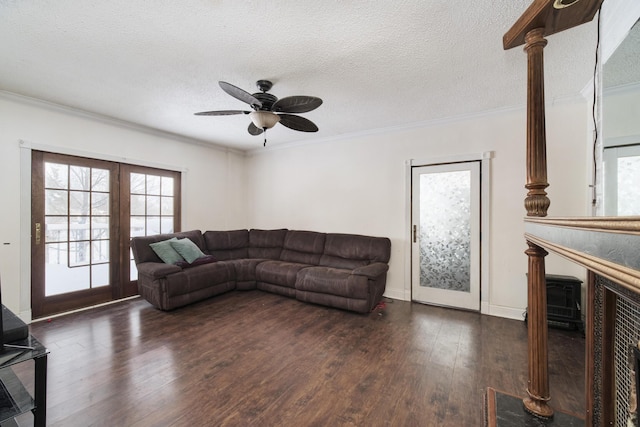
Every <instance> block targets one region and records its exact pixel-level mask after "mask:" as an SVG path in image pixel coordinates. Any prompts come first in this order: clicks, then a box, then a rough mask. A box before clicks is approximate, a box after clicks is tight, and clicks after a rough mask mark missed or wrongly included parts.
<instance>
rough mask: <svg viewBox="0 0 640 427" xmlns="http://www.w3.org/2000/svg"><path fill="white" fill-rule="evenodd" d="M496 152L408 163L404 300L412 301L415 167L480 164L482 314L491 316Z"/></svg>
mask: <svg viewBox="0 0 640 427" xmlns="http://www.w3.org/2000/svg"><path fill="white" fill-rule="evenodd" d="M492 158H493V151H485V152H483V153H477V154H467V155H457V156H447V157H436V158H430V159H418V160H416V159H410V160H407V161H405V248H404V259H405V263H404V264H405V265H404V295H403V300H405V301H411V239H412V222H411V196H412V194H411V171H412V168H413V167H416V166H432V165H438V164H443V163H459V162H472V161H480V177H481V178H480V233H481V236H482V239H481V241H480V313H482V314H489V307H490V304H489V303H490V299H489V297H490V294H489V283H490V282H489V279H490V274H489V265H490V253H489V249H490V236H491V229H490V217H489V215H490V209H489V203H490V201H491V159H492Z"/></svg>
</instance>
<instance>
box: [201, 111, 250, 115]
mask: <svg viewBox="0 0 640 427" xmlns="http://www.w3.org/2000/svg"><path fill="white" fill-rule="evenodd" d="M250 112H251V111H243V110H220V111H202V112H200V113H194V114H195V115H196V116H232V115H234V114H249V113H250Z"/></svg>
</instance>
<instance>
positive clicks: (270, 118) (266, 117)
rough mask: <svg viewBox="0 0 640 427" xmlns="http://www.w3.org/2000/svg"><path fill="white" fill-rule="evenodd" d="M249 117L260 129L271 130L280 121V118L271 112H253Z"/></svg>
mask: <svg viewBox="0 0 640 427" xmlns="http://www.w3.org/2000/svg"><path fill="white" fill-rule="evenodd" d="M249 117H250V118H251V121H252V122H253V124H254V125H256V127H257V128H258V129H271V128H272V127H274V126H275V125H276V123H278V122H279V121H280V116H279V115H277V114H276V113H272V112H271V111H252V112H251V113H249Z"/></svg>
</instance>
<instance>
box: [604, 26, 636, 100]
mask: <svg viewBox="0 0 640 427" xmlns="http://www.w3.org/2000/svg"><path fill="white" fill-rule="evenodd" d="M602 81H603V84H604V87H605V88H612V87H617V86H623V85H631V84H633V85H638V84H639V83H640V21H638V22H636V24H635V25H634V26H633V28H632V29H631V31H629V34H628V35H627V37H626V38H625V39H624V40H623V41H622V43H621V44H620V46H618V48H617V49H616V51H615V52H614V53H613V55H611V58H609V60H608V61H607V63H606V64H605V66H604V71H603V75H602Z"/></svg>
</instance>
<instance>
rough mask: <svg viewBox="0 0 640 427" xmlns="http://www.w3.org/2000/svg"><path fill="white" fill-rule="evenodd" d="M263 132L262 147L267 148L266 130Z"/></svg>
mask: <svg viewBox="0 0 640 427" xmlns="http://www.w3.org/2000/svg"><path fill="white" fill-rule="evenodd" d="M263 130H264V144H263V145H262V146H263V147H266V146H267V128H263Z"/></svg>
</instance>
